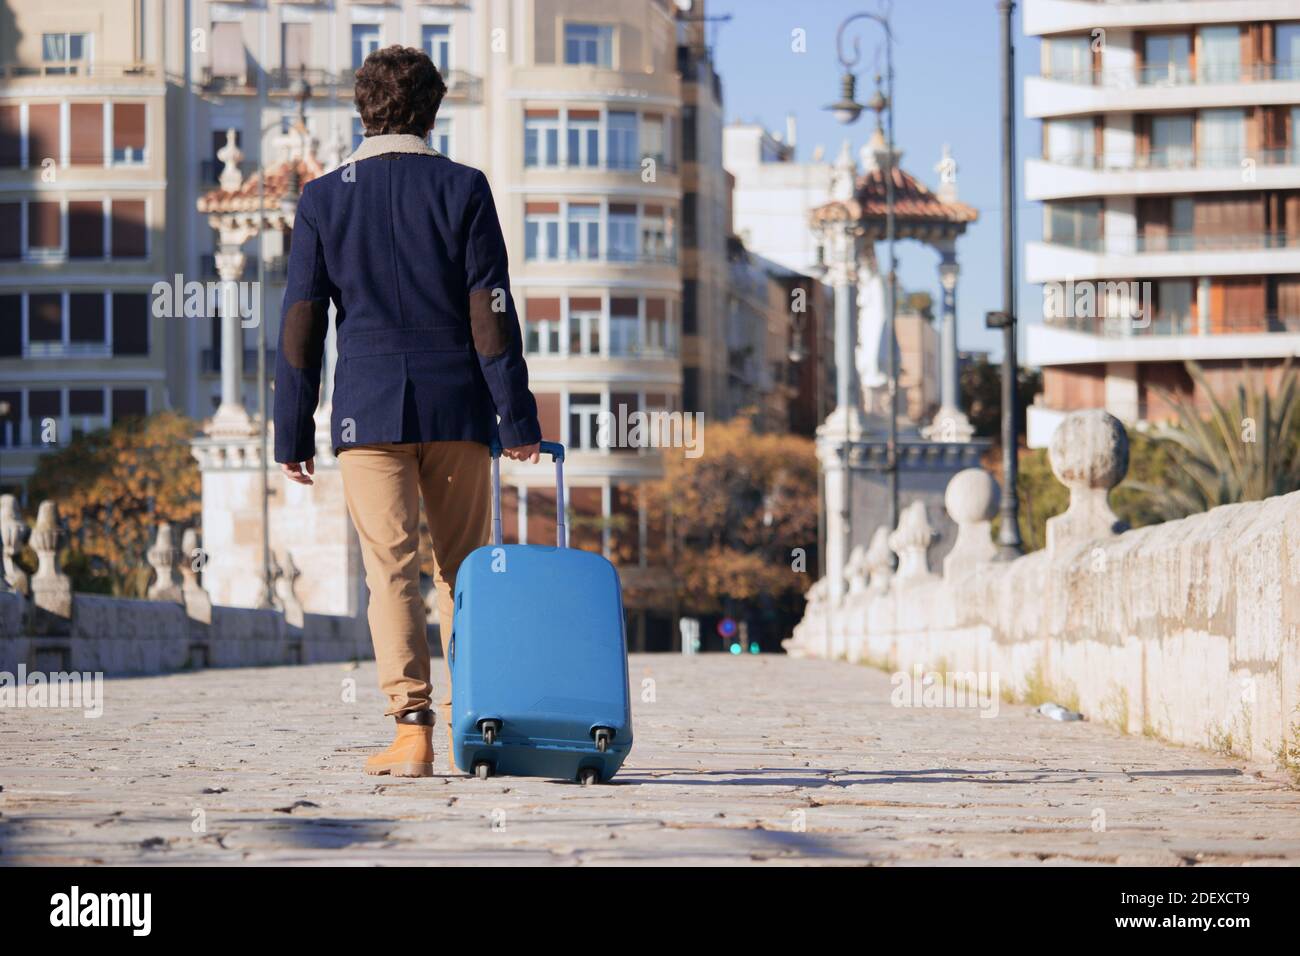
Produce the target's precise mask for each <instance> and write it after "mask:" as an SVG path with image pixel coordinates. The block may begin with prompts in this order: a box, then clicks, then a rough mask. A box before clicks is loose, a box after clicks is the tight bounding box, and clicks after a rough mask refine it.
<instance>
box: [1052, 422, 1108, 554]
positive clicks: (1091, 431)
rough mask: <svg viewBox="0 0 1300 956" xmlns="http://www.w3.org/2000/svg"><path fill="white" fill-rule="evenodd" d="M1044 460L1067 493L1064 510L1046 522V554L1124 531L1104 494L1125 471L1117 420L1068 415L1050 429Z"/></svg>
mask: <svg viewBox="0 0 1300 956" xmlns="http://www.w3.org/2000/svg"><path fill="white" fill-rule="evenodd" d="M1048 457H1049V459H1050V460H1051V463H1052V474H1054V475H1055V476H1056V479H1057V481H1059V482H1060V483H1061V484H1063V485H1065V487H1067V488H1069V489H1070V507H1069V508H1067V509H1066V511H1065V513H1064V514H1060V515H1057V516H1056V517H1054V518H1048V519H1047V552H1048V554H1049V555H1053V556H1055V555H1057V554H1063V553H1065V552H1068V551H1070V550H1072V549H1073V548H1075V547H1077V546H1078V545H1081V544H1086V543H1087V542H1089V541H1096V540H1097V539H1099V538H1109V537H1112V536H1113V535H1116V534H1119V533H1120V532H1121V531H1124V530H1127V528H1128V525H1126V524H1125V523H1124V522H1122V521H1120V520H1119V517H1118V516H1117V515H1116V514H1115V512H1113V511H1111V509H1110V490H1111V489H1112V488H1114V487H1115V486H1116V485H1118V484H1119V483H1120V482H1121V481H1123V480H1124V475H1125V474H1126V473H1127V472H1128V435H1127V433H1126V432H1125V431H1124V426H1123V425H1122V424H1120V421H1119V419H1118V418H1115V417H1114V416H1113V415H1110V414H1108V413H1107V412H1104V411H1102V410H1101V409H1099V408H1092V409H1088V410H1086V411H1080V412H1072V413H1071V414H1069V415H1067V416H1066V417H1065V419H1063V420H1062V422H1061V424H1060V425H1058V426H1057V427H1056V432H1055V433H1054V434H1053V435H1052V444H1051V448H1050V449H1049V451H1048Z"/></svg>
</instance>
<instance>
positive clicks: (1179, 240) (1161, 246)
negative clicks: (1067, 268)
mask: <svg viewBox="0 0 1300 956" xmlns="http://www.w3.org/2000/svg"><path fill="white" fill-rule="evenodd" d="M1044 242H1046V243H1047V244H1048V245H1052V246H1063V247H1065V248H1069V249H1078V250H1081V251H1083V252H1096V253H1111V254H1118V255H1127V254H1131V253H1135V252H1136V253H1148V252H1150V253H1159V252H1241V251H1250V250H1256V249H1297V248H1300V236H1297V235H1290V234H1288V233H1285V232H1278V231H1261V232H1250V233H1241V234H1236V235H1233V234H1229V235H1207V234H1204V233H1202V234H1197V233H1190V232H1168V233H1163V234H1159V235H1145V236H1144V235H1141V234H1138V235H1136V236H1125V237H1121V238H1112V239H1105V238H1101V237H1095V236H1083V237H1074V236H1066V237H1051V238H1046V239H1044Z"/></svg>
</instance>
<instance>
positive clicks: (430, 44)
mask: <svg viewBox="0 0 1300 956" xmlns="http://www.w3.org/2000/svg"><path fill="white" fill-rule="evenodd" d="M420 46H421V47H422V48H423V49H424V52H425V53H427V54H428V55H429V59H430V60H432V61H433V62H434V65H435V66H437V67H438V70H439V71H440V72H441V73H442V75H443V78H444V79H445V78H446V76H447V71H448V70H450V69H451V26H450V25H449V24H446V23H426V24H424V26H422V27H421V28H420Z"/></svg>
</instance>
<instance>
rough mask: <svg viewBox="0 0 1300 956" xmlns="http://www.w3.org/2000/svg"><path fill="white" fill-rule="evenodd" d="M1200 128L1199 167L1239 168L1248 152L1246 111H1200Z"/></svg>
mask: <svg viewBox="0 0 1300 956" xmlns="http://www.w3.org/2000/svg"><path fill="white" fill-rule="evenodd" d="M1198 119H1199V123H1198V124H1197V140H1196V164H1197V165H1198V166H1236V165H1238V164H1239V163H1240V162H1241V158H1242V157H1243V156H1244V155H1245V149H1246V114H1245V111H1244V110H1201V113H1200V116H1199V117H1198Z"/></svg>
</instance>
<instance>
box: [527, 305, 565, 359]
mask: <svg viewBox="0 0 1300 956" xmlns="http://www.w3.org/2000/svg"><path fill="white" fill-rule="evenodd" d="M524 348H525V350H526V351H528V352H529V353H531V354H533V355H559V354H560V300H559V299H525V300H524Z"/></svg>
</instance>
